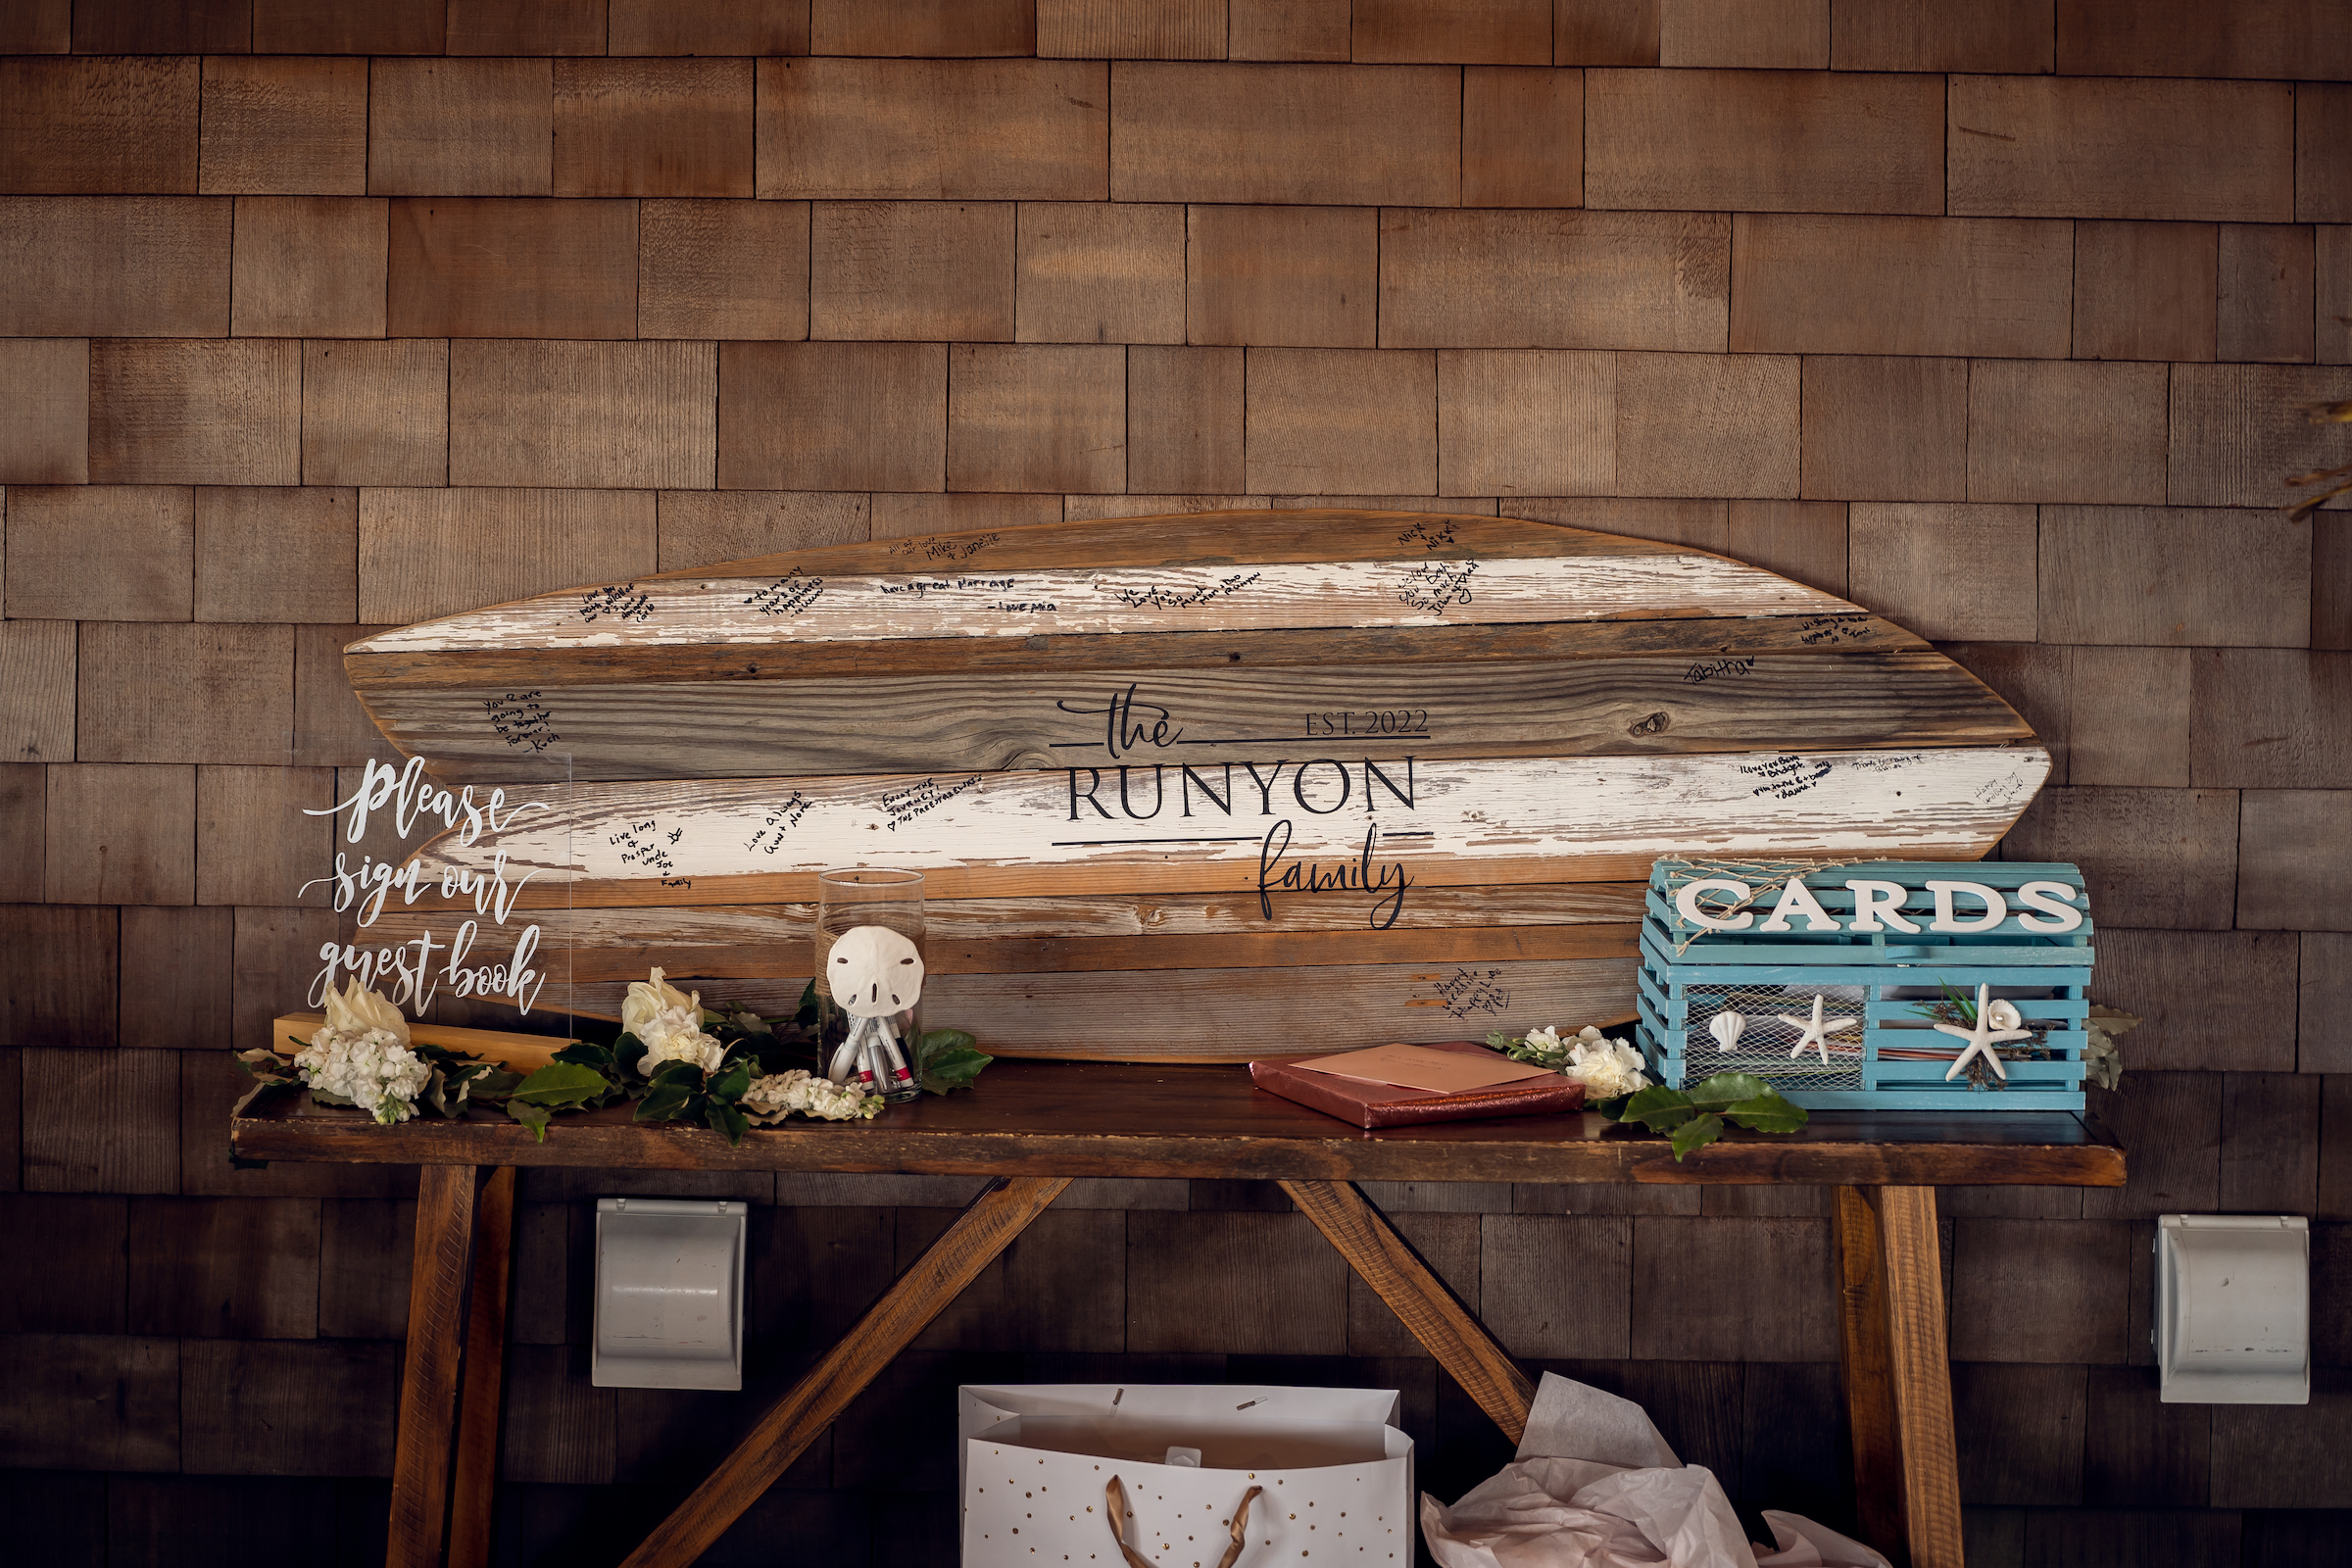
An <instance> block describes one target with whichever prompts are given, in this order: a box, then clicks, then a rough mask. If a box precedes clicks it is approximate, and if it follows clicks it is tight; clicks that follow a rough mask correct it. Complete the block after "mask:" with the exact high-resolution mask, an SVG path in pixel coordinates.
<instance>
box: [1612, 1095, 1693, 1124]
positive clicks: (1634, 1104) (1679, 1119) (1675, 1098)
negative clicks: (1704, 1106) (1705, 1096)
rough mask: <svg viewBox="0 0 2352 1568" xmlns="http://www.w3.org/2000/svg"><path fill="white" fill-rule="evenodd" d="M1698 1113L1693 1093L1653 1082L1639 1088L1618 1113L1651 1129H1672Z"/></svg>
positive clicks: (1620, 1116) (1620, 1119)
mask: <svg viewBox="0 0 2352 1568" xmlns="http://www.w3.org/2000/svg"><path fill="white" fill-rule="evenodd" d="M1693 1114H1695V1112H1694V1110H1693V1107H1692V1106H1691V1097H1690V1096H1689V1095H1686V1094H1684V1093H1683V1092H1682V1091H1681V1090H1679V1089H1669V1088H1667V1087H1666V1086H1665V1085H1663V1084H1651V1085H1650V1086H1649V1087H1648V1088H1646V1089H1642V1090H1637V1091H1636V1092H1635V1094H1634V1097H1633V1098H1632V1099H1631V1100H1629V1101H1627V1102H1626V1103H1625V1108H1624V1109H1623V1110H1622V1111H1620V1112H1619V1113H1618V1117H1617V1119H1618V1120H1619V1121H1638V1122H1640V1123H1641V1124H1642V1126H1644V1127H1647V1128H1648V1129H1649V1130H1650V1131H1651V1132H1656V1133H1663V1132H1671V1131H1673V1130H1674V1129H1675V1128H1677V1127H1680V1126H1681V1125H1682V1124H1683V1123H1685V1122H1687V1121H1689V1120H1690V1119H1691V1116H1692V1115H1693Z"/></svg>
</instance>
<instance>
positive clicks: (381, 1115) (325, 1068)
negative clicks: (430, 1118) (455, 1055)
mask: <svg viewBox="0 0 2352 1568" xmlns="http://www.w3.org/2000/svg"><path fill="white" fill-rule="evenodd" d="M294 1069H295V1071H297V1072H299V1073H300V1074H301V1075H302V1080H303V1082H304V1083H307V1084H309V1085H310V1086H311V1092H312V1093H313V1094H316V1095H324V1096H327V1097H330V1098H332V1099H336V1100H343V1101H348V1102H350V1103H352V1104H354V1105H357V1106H359V1107H360V1108H361V1109H363V1110H365V1111H367V1112H368V1114H370V1115H372V1116H373V1117H374V1118H375V1119H376V1120H377V1121H379V1122H386V1123H390V1122H400V1121H407V1120H408V1119H409V1118H410V1117H411V1116H414V1115H416V1114H417V1095H419V1094H420V1093H422V1092H423V1090H424V1087H425V1085H426V1084H427V1083H428V1082H430V1081H431V1079H432V1075H433V1069H432V1065H431V1063H429V1062H426V1061H424V1060H422V1059H421V1058H419V1057H417V1055H416V1054H413V1053H412V1052H411V1051H410V1050H409V1022H408V1020H407V1019H406V1018H403V1017H402V1016H401V1015H400V1009H399V1008H398V1007H395V1006H394V1005H392V1004H391V1003H389V1002H387V1001H385V1000H384V999H383V998H382V997H379V996H377V995H376V994H375V993H374V992H372V991H363V990H361V989H360V983H359V982H358V981H357V980H354V981H352V982H351V983H350V985H348V986H347V987H345V988H344V991H343V994H342V995H340V996H338V995H336V994H335V993H334V992H332V991H329V992H328V993H327V994H326V1023H325V1025H324V1026H323V1027H322V1028H320V1029H319V1032H318V1033H317V1034H314V1035H313V1036H311V1043H310V1046H309V1048H308V1049H306V1050H304V1051H302V1052H300V1053H298V1054H296V1055H295V1057H294Z"/></svg>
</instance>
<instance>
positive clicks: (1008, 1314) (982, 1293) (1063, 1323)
mask: <svg viewBox="0 0 2352 1568" xmlns="http://www.w3.org/2000/svg"><path fill="white" fill-rule="evenodd" d="M934 1179H935V1180H936V1178H934ZM951 1179H952V1178H951ZM967 1201H968V1200H967ZM894 1219H895V1222H896V1223H895V1225H894V1233H895V1234H894V1238H893V1241H894V1248H895V1250H896V1253H897V1258H898V1262H899V1264H900V1266H902V1267H903V1266H905V1265H907V1264H911V1263H913V1262H914V1261H915V1259H916V1258H917V1257H918V1256H920V1255H921V1253H922V1251H923V1250H924V1249H925V1248H927V1247H928V1246H929V1245H930V1244H931V1242H932V1240H933V1239H934V1238H936V1237H937V1236H938V1235H939V1234H940V1233H941V1232H942V1231H945V1230H946V1229H947V1228H948V1227H949V1225H951V1224H952V1223H954V1221H955V1219H956V1210H955V1209H953V1208H945V1207H941V1208H901V1209H899V1210H898V1211H897V1212H896V1214H895V1215H894ZM1126 1345H1127V1216H1126V1215H1125V1214H1123V1213H1119V1212H1116V1211H1115V1210H1104V1209H1093V1210H1084V1211H1079V1210H1072V1209H1071V1208H1070V1207H1069V1205H1068V1204H1067V1203H1066V1202H1064V1203H1060V1204H1057V1205H1056V1206H1055V1208H1054V1210H1053V1211H1052V1212H1049V1213H1045V1214H1040V1215H1039V1216H1038V1217H1037V1219H1036V1220H1035V1221H1034V1222H1033V1223H1032V1224H1031V1225H1030V1227H1029V1228H1028V1229H1027V1230H1025V1231H1023V1232H1022V1233H1021V1237H1020V1240H1019V1241H1017V1242H1015V1243H1014V1244H1013V1245H1012V1246H1010V1247H1008V1248H1006V1249H1005V1250H1004V1251H1003V1252H1001V1253H999V1254H998V1256H997V1259H996V1261H994V1262H992V1263H991V1264H989V1266H988V1267H987V1268H985V1269H983V1270H981V1271H980V1276H979V1278H977V1279H975V1280H973V1281H972V1283H971V1284H969V1285H967V1286H965V1287H964V1289H963V1293H962V1294H961V1295H959V1296H957V1297H956V1299H955V1300H954V1301H952V1302H950V1303H949V1304H948V1306H947V1308H946V1309H945V1310H943V1311H942V1312H941V1313H940V1314H939V1316H938V1317H936V1318H934V1319H932V1321H931V1326H930V1327H929V1328H927V1329H925V1330H924V1331H923V1332H922V1334H921V1335H920V1336H918V1337H917V1338H916V1340H915V1342H914V1348H915V1349H916V1350H918V1351H921V1350H962V1351H982V1352H986V1351H1005V1350H1048V1351H1060V1352H1063V1353H1065V1354H1068V1353H1077V1354H1089V1353H1093V1354H1102V1353H1112V1354H1115V1353H1117V1352H1118V1351H1120V1350H1123V1349H1125V1348H1126Z"/></svg>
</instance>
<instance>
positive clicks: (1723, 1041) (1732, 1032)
mask: <svg viewBox="0 0 2352 1568" xmlns="http://www.w3.org/2000/svg"><path fill="white" fill-rule="evenodd" d="M1746 1027H1747V1020H1746V1019H1745V1018H1742V1017H1740V1014H1738V1013H1736V1012H1719V1013H1717V1014H1716V1015H1715V1016H1714V1017H1713V1018H1711V1019H1709V1020H1708V1021H1707V1033H1709V1034H1711V1035H1713V1036H1714V1037H1715V1049H1716V1050H1717V1051H1729V1050H1731V1049H1732V1047H1734V1046H1736V1045H1738V1044H1739V1043H1740V1032H1741V1031H1742V1030H1744V1029H1746Z"/></svg>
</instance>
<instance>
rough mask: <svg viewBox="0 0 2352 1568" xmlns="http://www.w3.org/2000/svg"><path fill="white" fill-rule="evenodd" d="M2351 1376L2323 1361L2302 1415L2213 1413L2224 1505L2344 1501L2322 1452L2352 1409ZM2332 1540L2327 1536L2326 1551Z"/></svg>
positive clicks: (2261, 1410)
mask: <svg viewBox="0 0 2352 1568" xmlns="http://www.w3.org/2000/svg"><path fill="white" fill-rule="evenodd" d="M2348 1395H2352V1379H2347V1378H2346V1377H2345V1374H2344V1372H2343V1371H2342V1369H2340V1368H2334V1367H2321V1368H2318V1369H2317V1370H2316V1372H2315V1375H2314V1376H2313V1378H2312V1391H2311V1403H2310V1404H2309V1405H2306V1406H2303V1407H2301V1409H2300V1412H2299V1413H2300V1415H2301V1417H2302V1418H2301V1419H2300V1420H2290V1419H2284V1418H2282V1415H2281V1409H2282V1408H2283V1407H2280V1408H2267V1407H2263V1406H2256V1405H2245V1406H2238V1407H2222V1408H2217V1409H2216V1410H2215V1411H2214V1420H2213V1500H2214V1502H2215V1504H2216V1505H2217V1506H2220V1507H2231V1506H2235V1507H2241V1508H2266V1507H2267V1508H2329V1507H2340V1506H2342V1503H2341V1498H2342V1497H2343V1495H2344V1490H2343V1483H2342V1478H2341V1477H2339V1476H2337V1475H2335V1474H2334V1473H2333V1471H2332V1468H2331V1467H2329V1466H2328V1465H2327V1464H2326V1463H2324V1462H2322V1461H2320V1460H2319V1458H2318V1455H2319V1454H2320V1453H2321V1452H2324V1451H2327V1449H2326V1447H2325V1446H2332V1445H2334V1444H2336V1443H2339V1442H2341V1441H2342V1438H2341V1437H2340V1436H2339V1434H2341V1433H2342V1432H2343V1431H2344V1430H2345V1428H2346V1427H2347V1425H2352V1422H2347V1420H2346V1416H2347V1413H2348V1411H2352V1397H2348ZM2305 1444H2315V1445H2322V1446H2323V1447H2306V1446H2304V1445H2305ZM2328 1547H2329V1544H2327V1543H2325V1542H2324V1541H2323V1543H2321V1544H2320V1550H2321V1552H2322V1553H2323V1555H2324V1554H2325V1553H2326V1552H2327V1550H2328Z"/></svg>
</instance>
